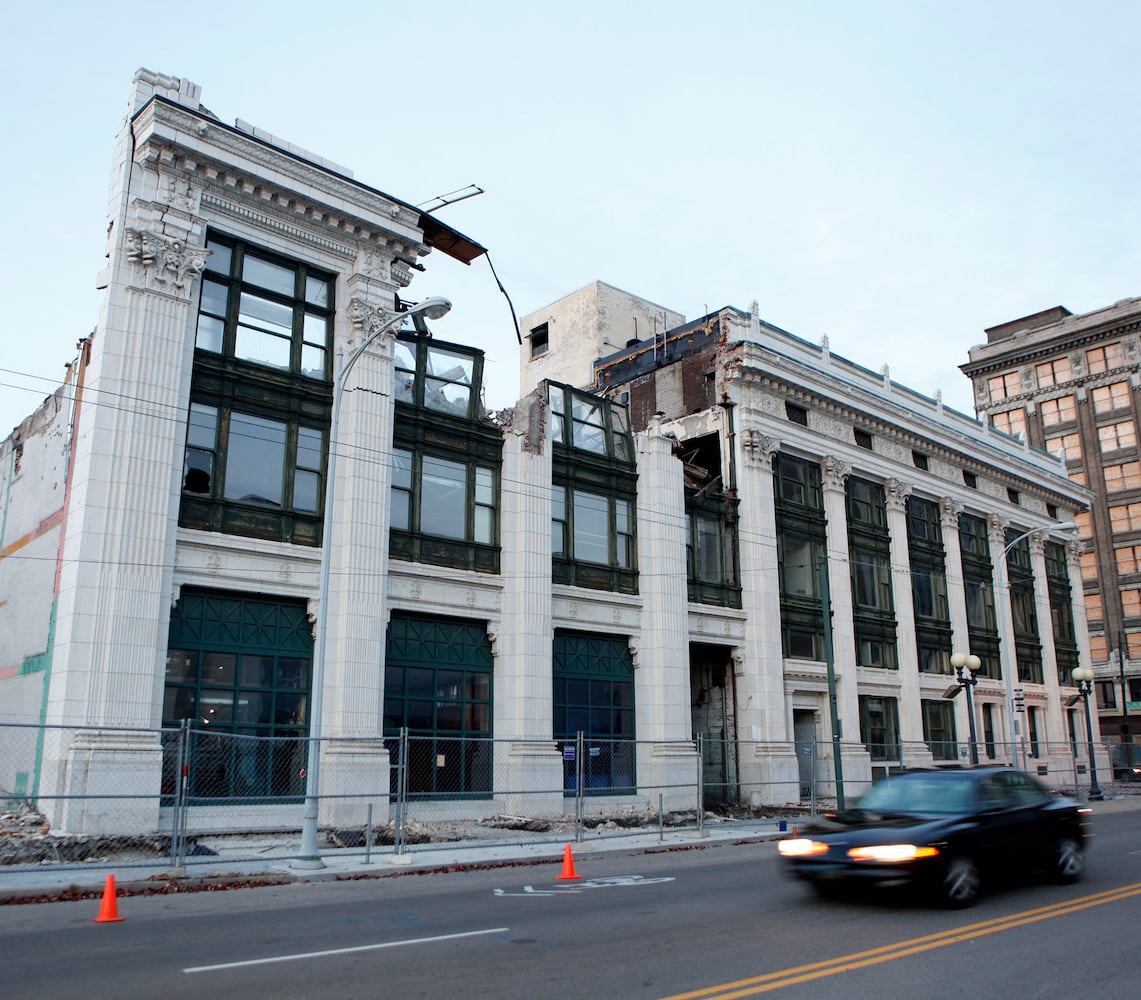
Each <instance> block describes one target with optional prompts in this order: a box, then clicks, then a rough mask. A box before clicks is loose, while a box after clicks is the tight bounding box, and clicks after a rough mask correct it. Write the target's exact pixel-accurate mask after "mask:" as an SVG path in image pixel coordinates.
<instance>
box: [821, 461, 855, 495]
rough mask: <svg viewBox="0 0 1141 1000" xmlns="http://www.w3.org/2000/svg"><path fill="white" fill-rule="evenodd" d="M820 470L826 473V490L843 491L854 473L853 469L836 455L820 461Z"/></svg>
mask: <svg viewBox="0 0 1141 1000" xmlns="http://www.w3.org/2000/svg"><path fill="white" fill-rule="evenodd" d="M820 468H821V470H822V471H823V473H824V488H825V489H826V490H843V489H844V483H845V482H846V481H847V479H848V476H850V475H851V473H852V467H851V466H850V465H849V464H848V463H847V462H844V461H841V460H840V459H838V458H836V457H835V456H834V455H825V456H824V457H823V458H822V459H820Z"/></svg>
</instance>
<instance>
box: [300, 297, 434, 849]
mask: <svg viewBox="0 0 1141 1000" xmlns="http://www.w3.org/2000/svg"><path fill="white" fill-rule="evenodd" d="M451 308H452V304H451V302H449V301H448V300H447V299H444V298H430V299H424V300H423V301H422V302H418V303H416V305H414V306H412V307H411V308H410V309H408V310H407V311H406V312H402V313H397V314H396V315H395V316H393V317H392V318H391V319H389V320H388V321H387V322H385V323H382V324H381V325H380V326H378V327H377V328H376V329H375V330H373V331H372V332H371V333H369V335H368V336H367V337H365V339H364V340H363V341H362V342H361V344H360V346H359V347H357V348H356V349H355V350H354V351H353V353H352V354H350V355H349V359H348V361H345V360H344V350H343V349H341V350H338V351H337V374H336V377H335V378H334V379H333V408H332V411H331V412H330V415H329V461H328V463H327V466H326V469H325V511H324V520H323V522H322V523H323V527H322V529H321V577H320V583H319V584H318V591H317V622H316V625H315V628H314V635H313V670H312V673H311V676H310V680H309V684H310V697H309V757H308V761H307V762H306V766H305V809H304V812H303V813H302V819H301V848H300V851H299V855H298V857H297V859H296V860H295V861H294V862H293V867H294V868H307V869H316V868H324V867H325V862H323V861H322V860H321V855H320V853H319V852H318V850H317V809H318V804H319V800H320V777H321V710H322V702H323V700H324V693H325V636H326V629H327V626H328V622H329V564H330V561H331V559H330V557H331V551H330V550H331V549H332V545H331V544H330V543H331V541H332V537H333V503H334V500H335V499H336V491H337V450H338V445H339V443H340V442H339V441H338V438H337V426H338V422H339V419H340V415H341V397H342V396H343V395H344V391H345V382H346V381H347V379H348V375H349V372H350V371H352V369H353V365H355V364H356V363H357V359H358V358H359V357H360V356H361V355H362V354H363V353H364V352H365V350H367V349H368V347H369V346H370V345H371V344H372V343H373V341H375V340H376V339H377V338H378V337H380V336H381V335H382V334H385V333H387V332H388V331H389V330H392V329H394V328H396V327H398V326H400V325H401V324H402V323H403V322H404V321H405V320H406V319H408V318H409V317H410V316H416V315H424V316H426V317H427V318H428V319H440V318H441V317H442V316H446V315H447V313H448V311H449V310H450V309H451Z"/></svg>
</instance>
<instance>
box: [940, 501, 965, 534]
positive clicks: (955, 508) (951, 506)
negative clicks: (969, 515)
mask: <svg viewBox="0 0 1141 1000" xmlns="http://www.w3.org/2000/svg"><path fill="white" fill-rule="evenodd" d="M962 513H963V505H962V504H961V503H959V501H958V500H956V499H955V498H954V497H940V498H939V516H940V518H941V520H942V523H943V527H944V528H952V529H954V530H955V531H958V530H959V515H960V514H962Z"/></svg>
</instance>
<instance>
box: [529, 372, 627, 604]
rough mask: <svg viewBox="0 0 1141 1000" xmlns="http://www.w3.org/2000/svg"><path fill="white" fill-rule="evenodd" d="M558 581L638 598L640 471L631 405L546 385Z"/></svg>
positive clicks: (553, 564)
mask: <svg viewBox="0 0 1141 1000" xmlns="http://www.w3.org/2000/svg"><path fill="white" fill-rule="evenodd" d="M547 398H548V402H549V412H550V427H551V430H550V436H551V441H552V449H553V456H552V486H551V556H552V559H551V572H552V579H553V580H554V582H555V583H563V584H570V585H572V586H577V587H587V588H591V589H595V590H610V591H615V592H619V593H630V594H632V593H637V589H638V570H637V480H638V477H637V472H636V471H635V463H634V445H633V437H632V435H631V432H630V420H629V414H628V412H627V410H626V407H625V405H624V404H622V403H613V402H611V401H609V400H606V399H601V398H599V397H596V396H592V395H590V394H589V393H585V392H581V391H579V390H577V389H573V388H572V387H570V386H565V385H557V384H554V383H548V384H547Z"/></svg>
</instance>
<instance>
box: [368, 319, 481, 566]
mask: <svg viewBox="0 0 1141 1000" xmlns="http://www.w3.org/2000/svg"><path fill="white" fill-rule="evenodd" d="M414 320H415V321H416V322H417V329H416V331H415V332H411V331H410V332H407V333H401V334H400V335H399V336H398V337H397V338H396V342H395V345H394V362H395V364H394V373H395V374H394V395H395V397H396V411H395V422H394V429H393V449H392V453H391V454H392V479H391V499H392V504H391V517H390V525H389V554H390V555H391V556H392V558H394V559H401V560H404V561H406V562H418V563H428V564H431V565H436V566H451V567H454V568H456V569H470V570H475V571H476V572H481V573H498V572H499V558H500V548H499V497H500V488H501V484H500V476H501V470H502V464H503V458H502V450H503V435H502V432H501V431H500V429H499V427H498V426H497V425H496V424H494V423H493V422H492V421H490V420H488V419H487V418H486V415H485V414H484V411H483V406H482V401H481V380H482V378H483V352H482V351H479V350H476V349H474V348H469V347H461V346H459V345H456V344H445V343H442V342H438V341H435V340H433V339H432V338H431V336H430V335H429V333H428V331H427V329H426V327H424V326H423V322H422V319H421V317H419V316H416V317H414Z"/></svg>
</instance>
